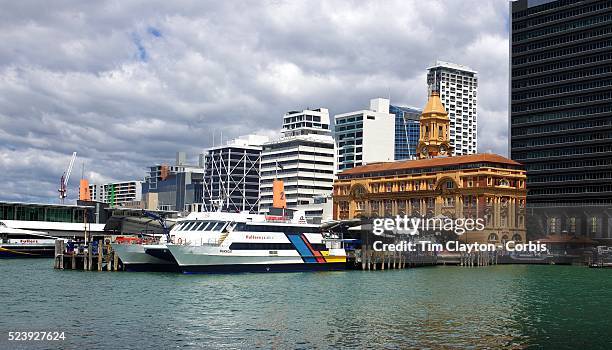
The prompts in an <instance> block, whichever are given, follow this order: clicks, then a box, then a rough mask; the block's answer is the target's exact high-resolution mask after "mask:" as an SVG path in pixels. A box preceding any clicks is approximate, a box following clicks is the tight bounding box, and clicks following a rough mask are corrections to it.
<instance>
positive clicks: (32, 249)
mask: <svg viewBox="0 0 612 350" xmlns="http://www.w3.org/2000/svg"><path fill="white" fill-rule="evenodd" d="M56 239H57V237H53V236H51V235H49V234H47V233H46V232H40V231H30V230H22V229H17V228H11V227H7V226H6V224H4V223H3V222H1V221H0V258H52V257H53V255H54V253H55V240H56Z"/></svg>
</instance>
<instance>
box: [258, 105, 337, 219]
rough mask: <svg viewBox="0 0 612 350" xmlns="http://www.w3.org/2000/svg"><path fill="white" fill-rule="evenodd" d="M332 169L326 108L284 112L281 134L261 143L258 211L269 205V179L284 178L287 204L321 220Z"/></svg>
mask: <svg viewBox="0 0 612 350" xmlns="http://www.w3.org/2000/svg"><path fill="white" fill-rule="evenodd" d="M334 173H335V143H334V139H333V137H332V136H331V130H330V119H329V111H328V110H327V109H326V108H318V109H305V110H302V111H291V112H287V113H286V114H285V115H284V117H283V128H282V137H281V138H279V139H277V140H273V141H270V142H267V143H265V144H264V145H263V151H262V156H261V185H260V188H261V200H260V211H261V212H268V210H269V208H270V207H271V206H272V197H273V191H272V182H273V181H274V179H275V178H276V177H278V179H280V180H283V182H284V186H285V198H286V200H287V207H288V208H290V209H301V210H305V211H306V217H307V218H306V219H307V220H308V221H310V222H317V221H321V217H322V214H323V204H324V202H325V201H324V200H321V201H319V200H315V198H316V197H325V196H328V195H329V194H331V192H332V189H333V182H334Z"/></svg>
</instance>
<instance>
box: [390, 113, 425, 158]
mask: <svg viewBox="0 0 612 350" xmlns="http://www.w3.org/2000/svg"><path fill="white" fill-rule="evenodd" d="M421 112H422V111H421V110H420V109H418V108H414V107H402V106H394V105H391V106H389V113H391V114H394V115H395V160H404V159H413V158H415V157H416V156H417V145H418V143H419V128H420V127H419V117H420V116H421Z"/></svg>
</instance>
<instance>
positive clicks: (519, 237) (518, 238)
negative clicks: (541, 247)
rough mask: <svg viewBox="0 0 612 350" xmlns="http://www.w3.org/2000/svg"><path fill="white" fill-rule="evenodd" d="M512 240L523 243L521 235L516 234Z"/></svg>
mask: <svg viewBox="0 0 612 350" xmlns="http://www.w3.org/2000/svg"><path fill="white" fill-rule="evenodd" d="M512 240H513V241H515V242H522V241H523V239H522V238H521V235H519V234H518V233H515V234H514V235H513V236H512Z"/></svg>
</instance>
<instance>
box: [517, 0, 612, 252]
mask: <svg viewBox="0 0 612 350" xmlns="http://www.w3.org/2000/svg"><path fill="white" fill-rule="evenodd" d="M510 7H511V14H512V15H511V16H512V18H511V19H512V21H511V24H512V28H511V40H510V42H511V58H510V60H511V62H510V63H511V65H510V67H511V74H510V76H511V86H510V88H511V92H510V93H511V96H510V111H511V112H510V118H509V131H510V149H509V152H510V156H511V158H512V159H514V160H516V161H518V162H521V163H523V164H525V167H526V170H527V189H528V190H529V191H528V195H527V198H528V203H529V209H530V212H531V213H533V217H532V220H530V225H532V231H533V232H541V233H547V234H561V233H568V234H571V235H586V236H588V237H590V238H593V239H596V240H598V241H600V243H607V244H612V210H611V209H610V207H611V204H612V75H611V74H612V65H611V64H610V62H611V61H610V60H611V59H612V27H611V26H610V23H612V4H611V3H610V2H609V1H551V0H541V1H533V0H530V1H527V0H519V1H514V2H511V5H510Z"/></svg>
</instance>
